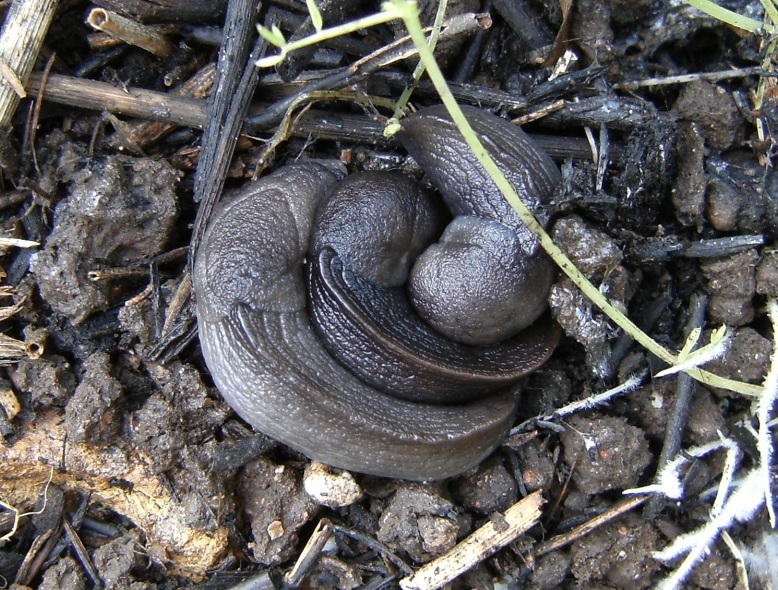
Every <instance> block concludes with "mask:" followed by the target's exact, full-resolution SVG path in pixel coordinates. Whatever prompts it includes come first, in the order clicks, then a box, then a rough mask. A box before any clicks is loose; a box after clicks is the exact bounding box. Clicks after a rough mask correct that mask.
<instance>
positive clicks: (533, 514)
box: [400, 491, 545, 590]
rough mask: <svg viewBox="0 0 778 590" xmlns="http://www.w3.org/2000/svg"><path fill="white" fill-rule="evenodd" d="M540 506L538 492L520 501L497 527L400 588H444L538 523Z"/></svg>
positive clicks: (403, 582)
mask: <svg viewBox="0 0 778 590" xmlns="http://www.w3.org/2000/svg"><path fill="white" fill-rule="evenodd" d="M544 503H545V500H544V499H543V496H541V495H540V491H537V492H534V493H532V494H530V495H529V496H527V497H526V498H523V499H522V500H520V501H519V502H517V503H516V504H514V505H513V506H511V507H510V508H508V510H506V511H505V513H504V514H503V515H502V519H500V521H499V523H497V522H494V521H490V522H488V523H487V524H485V525H484V526H482V527H481V528H480V529H478V530H477V531H475V532H474V533H473V534H472V535H470V536H469V537H467V538H466V539H465V540H464V541H462V542H461V543H459V544H458V545H456V546H455V547H454V548H452V549H451V550H450V551H448V552H446V553H444V554H443V555H441V556H440V557H438V558H437V559H435V560H433V561H431V562H429V563H427V564H425V565H424V566H422V567H421V568H419V570H417V571H416V573H415V574H413V575H412V576H409V577H407V578H403V579H402V580H400V588H402V589H403V590H434V589H435V588H440V587H442V586H444V585H445V584H448V583H449V582H451V581H452V580H453V579H454V578H456V577H457V576H459V575H460V574H463V573H464V572H466V571H467V570H469V569H470V568H472V567H473V566H475V565H476V564H478V563H480V562H481V561H483V560H484V559H486V558H487V557H489V556H491V555H493V554H494V553H496V552H497V551H498V550H500V549H502V548H503V547H505V546H506V545H508V544H509V543H512V542H513V541H515V540H516V538H517V537H518V536H519V535H521V534H523V533H524V532H526V531H527V530H529V529H530V528H532V527H533V526H534V525H535V524H536V523H537V522H538V521H539V520H540V516H541V514H542V512H541V510H540V508H541V507H542V506H543V504H544Z"/></svg>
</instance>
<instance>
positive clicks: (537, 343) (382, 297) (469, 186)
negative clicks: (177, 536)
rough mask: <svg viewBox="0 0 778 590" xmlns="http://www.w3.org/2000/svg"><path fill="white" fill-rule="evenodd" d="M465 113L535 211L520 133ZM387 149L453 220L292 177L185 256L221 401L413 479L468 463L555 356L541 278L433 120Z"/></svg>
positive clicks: (305, 174) (504, 427) (455, 139)
mask: <svg viewBox="0 0 778 590" xmlns="http://www.w3.org/2000/svg"><path fill="white" fill-rule="evenodd" d="M465 113H466V116H467V118H468V120H469V121H470V123H471V125H473V127H474V129H475V131H476V133H478V135H479V136H480V137H481V140H482V141H483V142H484V145H485V146H486V149H487V150H488V151H489V152H490V154H491V155H492V157H493V158H495V160H496V161H497V163H498V165H499V166H500V168H501V169H502V170H503V172H504V173H505V174H506V175H507V176H508V179H509V180H510V181H511V182H512V183H513V184H514V186H515V187H516V189H517V190H518V192H519V194H520V195H522V197H523V198H524V199H525V201H526V202H527V203H528V204H530V206H532V207H535V208H536V209H537V208H539V207H542V206H543V204H544V203H546V202H547V201H548V199H549V198H550V196H551V193H552V192H553V190H554V188H555V186H556V184H557V183H558V182H559V172H558V170H557V169H556V167H555V165H554V164H553V162H551V160H550V159H549V158H548V156H546V155H545V154H544V153H543V152H542V151H541V150H540V149H539V148H538V147H537V146H535V145H534V144H533V143H532V142H531V140H530V139H529V138H528V137H527V136H526V135H525V134H524V133H523V132H522V131H521V130H519V129H518V128H515V127H514V126H513V125H511V124H510V123H509V122H507V121H505V120H503V119H501V118H499V117H496V116H494V115H491V114H488V113H485V112H483V111H480V110H478V109H475V108H466V110H465ZM399 139H400V141H401V142H402V144H403V145H404V146H405V148H406V149H407V150H408V152H409V153H410V154H411V155H412V156H413V157H414V159H415V160H416V161H417V162H418V163H419V165H420V166H421V167H422V169H423V170H424V172H425V173H426V175H427V176H428V178H429V179H430V180H431V182H432V183H433V184H434V185H435V186H436V187H437V188H438V190H439V191H440V193H441V195H442V197H443V200H444V201H445V204H446V206H447V208H448V210H449V212H450V214H451V216H453V221H451V223H450V224H449V225H448V227H446V229H445V230H443V234H442V235H440V237H439V239H438V242H437V243H435V244H432V245H429V242H430V241H431V240H434V239H435V237H437V236H438V235H439V233H440V229H441V226H442V225H443V224H444V222H445V219H446V214H445V212H444V211H441V207H440V205H439V204H436V202H435V200H434V198H433V197H431V196H430V195H429V194H428V193H427V192H426V191H425V190H424V189H422V188H421V187H419V186H418V185H416V183H414V182H413V181H411V180H409V179H407V178H405V177H403V176H402V175H400V174H398V173H362V174H358V175H352V176H349V177H347V178H346V179H344V180H340V179H339V178H338V176H337V175H336V174H334V173H333V172H331V171H330V170H328V169H327V168H326V167H324V166H322V165H320V164H316V163H304V164H293V165H287V166H285V167H283V168H280V169H279V170H278V171H276V172H275V173H274V174H272V175H270V176H267V177H265V178H263V179H261V180H259V181H258V182H256V183H253V184H251V185H249V186H248V187H247V188H245V189H244V190H242V191H241V192H239V193H238V194H237V195H236V196H235V197H234V198H232V199H231V200H229V202H227V203H225V204H224V205H223V206H221V207H220V208H219V209H218V210H217V212H216V213H215V214H214V216H213V218H212V220H211V221H210V223H209V226H208V229H207V231H206V233H205V236H204V238H203V241H202V244H201V246H200V248H199V251H198V252H197V255H196V260H195V267H194V277H193V279H194V283H193V284H194V291H195V296H196V313H197V318H198V326H199V335H200V342H201V347H202V351H203V356H204V359H205V362H206V365H207V366H208V368H209V370H210V372H211V374H212V376H213V379H214V382H215V384H216V386H217V387H218V389H219V391H220V392H221V393H222V395H223V396H224V398H225V400H226V401H227V403H228V404H229V405H230V406H231V407H232V408H233V409H235V410H236V412H237V413H238V414H239V415H240V416H241V417H242V418H243V419H245V420H246V421H247V422H248V423H249V424H251V425H252V426H253V427H254V428H256V429H257V430H259V431H261V432H263V433H265V434H267V435H269V436H271V437H273V438H275V439H277V440H279V441H281V442H282V443H284V444H286V445H288V446H290V447H292V448H294V449H296V450H298V451H300V452H301V453H303V454H305V455H306V456H308V457H310V458H311V459H314V460H317V461H321V462H324V463H328V464H330V465H333V466H335V467H341V468H345V469H350V470H353V471H357V472H361V473H368V474H373V475H380V476H386V477H395V478H401V479H410V480H433V479H442V478H445V477H450V476H453V475H457V474H459V473H462V472H463V471H465V470H467V469H469V468H470V467H472V466H474V465H477V464H478V463H479V462H480V461H481V460H482V459H483V458H484V457H486V456H487V455H488V454H489V453H491V452H492V451H493V450H494V449H495V448H496V447H497V445H499V443H500V442H501V440H502V439H503V437H504V436H505V434H506V433H507V431H508V429H509V428H510V426H511V424H512V422H513V419H514V415H515V412H516V408H517V403H518V401H517V400H518V396H517V389H518V387H517V383H518V381H519V380H520V379H521V377H523V376H524V375H526V374H527V373H529V372H530V371H532V370H534V369H535V368H537V367H538V366H540V365H541V364H543V362H545V360H546V359H547V358H548V357H549V356H550V354H551V352H552V351H553V349H554V347H555V346H556V342H557V340H558V337H559V330H558V328H557V327H556V326H555V325H554V324H552V323H551V322H550V320H549V319H548V318H547V317H546V316H545V315H543V311H544V309H545V300H546V297H547V293H548V289H549V286H550V284H551V280H552V278H553V266H552V264H551V262H550V261H549V260H548V259H547V258H546V256H545V254H544V253H543V252H542V250H541V248H540V245H539V244H538V241H537V239H536V238H535V237H534V235H533V234H531V232H529V230H528V229H527V228H526V227H525V226H524V225H523V224H522V223H521V222H520V221H519V219H518V217H517V216H516V215H515V213H514V212H513V211H512V209H510V207H509V206H508V205H507V203H506V202H505V200H504V199H503V197H502V195H501V194H500V193H499V191H498V190H497V188H496V186H495V185H494V184H493V182H492V181H491V180H490V179H489V178H488V176H487V175H486V173H485V172H484V171H483V169H482V167H481V166H480V164H478V163H477V161H476V160H475V159H474V157H473V156H472V154H471V153H470V151H469V149H468V148H467V146H466V145H465V143H464V139H463V138H462V137H461V135H460V134H459V132H458V131H457V130H456V128H455V127H454V126H453V123H452V122H451V120H450V119H449V117H448V116H447V114H446V113H445V111H444V110H443V109H442V108H441V107H433V108H429V109H425V110H423V111H420V112H419V113H417V114H415V115H411V116H409V117H408V118H407V119H405V120H404V122H403V130H402V132H401V133H400V134H399Z"/></svg>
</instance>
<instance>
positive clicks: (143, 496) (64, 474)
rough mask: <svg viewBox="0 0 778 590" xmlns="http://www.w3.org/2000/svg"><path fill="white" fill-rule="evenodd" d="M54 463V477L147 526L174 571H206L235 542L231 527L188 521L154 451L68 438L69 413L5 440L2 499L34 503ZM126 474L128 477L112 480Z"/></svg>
mask: <svg viewBox="0 0 778 590" xmlns="http://www.w3.org/2000/svg"><path fill="white" fill-rule="evenodd" d="M50 465H54V466H55V471H54V476H53V479H52V481H53V483H55V484H57V485H59V486H62V487H64V488H65V489H69V490H74V491H77V492H79V493H82V494H83V493H87V492H91V493H92V497H93V499H94V500H96V501H98V502H100V503H101V504H103V505H104V506H106V507H108V508H110V509H111V510H114V511H115V512H117V513H119V514H122V515H124V516H126V517H127V518H129V519H130V520H132V521H133V522H134V523H135V524H136V525H137V526H138V527H140V528H141V529H143V531H144V532H145V534H146V535H147V549H148V553H149V557H150V558H151V559H153V560H154V561H156V562H158V563H161V564H162V565H163V566H164V567H166V568H167V569H168V572H169V573H171V574H177V575H183V576H188V577H190V578H193V579H195V580H200V579H203V578H204V577H205V575H206V572H207V570H208V569H209V568H213V567H214V566H215V565H217V563H218V561H219V560H220V559H221V557H222V555H223V554H224V553H225V551H226V550H227V530H226V529H225V528H224V527H221V526H220V527H217V528H215V529H214V530H212V531H209V532H204V531H200V530H197V529H194V528H192V527H191V526H189V525H188V524H187V523H186V521H187V517H186V514H185V508H184V506H182V505H180V504H179V503H178V502H177V501H176V499H175V498H173V497H172V496H171V494H170V491H169V490H168V488H167V487H166V486H165V483H164V482H163V481H162V479H160V477H159V475H158V474H157V473H155V471H154V462H153V460H152V458H151V457H149V456H148V455H146V454H145V453H143V452H141V451H138V450H137V449H133V450H131V449H122V448H119V447H116V446H114V447H110V448H104V449H101V448H97V447H92V446H88V445H84V444H76V443H73V442H72V441H67V443H66V441H65V428H64V423H63V419H62V417H61V416H59V415H57V414H56V413H55V412H51V411H47V412H43V413H40V414H38V415H37V416H36V419H35V422H34V423H25V424H24V425H21V426H20V427H19V437H18V439H17V440H16V442H15V443H14V444H13V445H11V446H8V445H7V444H5V443H3V442H0V466H2V469H0V490H3V492H2V493H3V497H2V500H3V501H4V502H6V503H8V504H11V505H13V506H15V507H18V508H19V509H21V510H27V509H29V508H30V507H31V506H32V505H34V503H35V500H36V499H37V498H38V494H39V492H40V486H41V483H42V482H45V481H46V480H47V479H48V477H49V473H50ZM119 480H121V481H122V483H123V484H124V485H121V486H118V485H116V484H115V483H112V482H116V481H119ZM127 482H129V483H130V484H131V485H126V483H127Z"/></svg>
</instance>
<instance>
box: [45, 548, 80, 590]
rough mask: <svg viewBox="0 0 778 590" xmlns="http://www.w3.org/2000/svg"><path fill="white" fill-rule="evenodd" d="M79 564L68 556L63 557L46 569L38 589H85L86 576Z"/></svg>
mask: <svg viewBox="0 0 778 590" xmlns="http://www.w3.org/2000/svg"><path fill="white" fill-rule="evenodd" d="M81 572H82V570H81V566H80V565H78V564H77V563H76V560H75V559H73V558H72V557H70V556H67V557H63V558H62V559H60V560H58V561H57V563H56V564H54V565H53V566H52V567H50V568H49V569H47V570H46V572H45V573H44V574H43V581H42V582H41V585H40V586H38V588H39V590H60V589H61V588H67V589H68V590H86V578H85V577H84V574H83V573H81Z"/></svg>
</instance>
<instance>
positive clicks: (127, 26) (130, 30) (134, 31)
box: [86, 8, 175, 57]
mask: <svg viewBox="0 0 778 590" xmlns="http://www.w3.org/2000/svg"><path fill="white" fill-rule="evenodd" d="M86 23H87V24H88V25H89V26H91V27H92V28H93V29H95V30H96V31H100V32H102V33H105V34H107V35H109V36H111V37H113V38H114V39H118V40H120V41H124V42H125V43H127V44H128V45H134V46H135V47H140V48H141V49H144V50H146V51H148V52H149V53H152V54H154V55H156V56H157V57H168V56H170V55H172V54H173V51H174V50H175V46H174V45H173V44H172V43H171V42H170V41H168V39H167V38H166V37H165V36H164V35H162V34H161V33H159V32H158V31H157V30H156V29H154V28H153V27H150V26H148V25H144V24H141V23H139V22H136V21H134V20H132V19H129V18H126V17H124V16H121V15H119V14H116V13H115V12H111V11H110V10H106V9H104V8H93V9H92V10H91V12H90V13H89V15H88V16H87V17H86Z"/></svg>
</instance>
